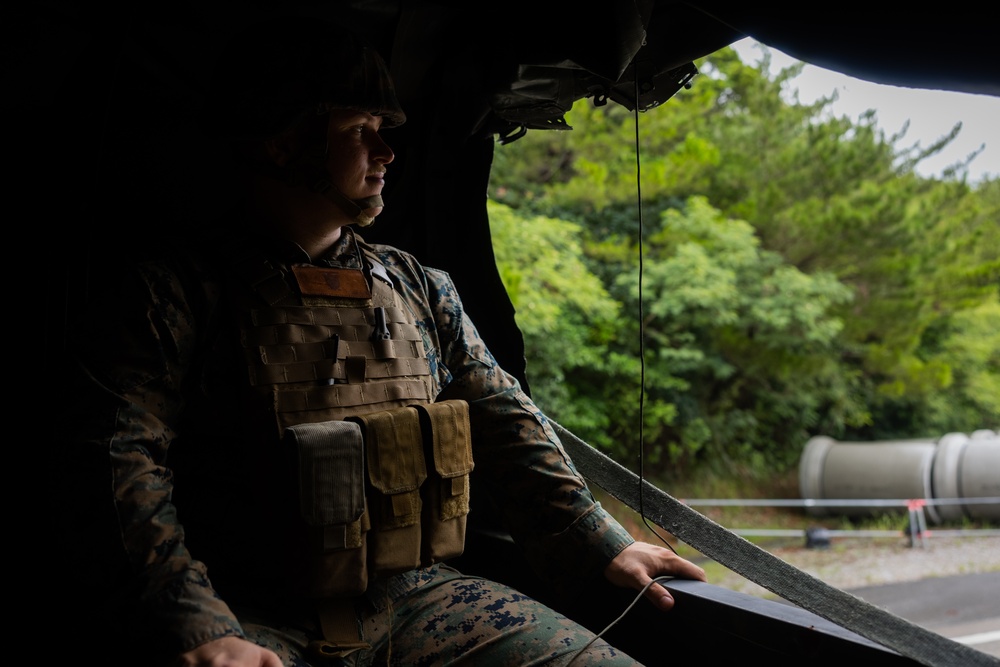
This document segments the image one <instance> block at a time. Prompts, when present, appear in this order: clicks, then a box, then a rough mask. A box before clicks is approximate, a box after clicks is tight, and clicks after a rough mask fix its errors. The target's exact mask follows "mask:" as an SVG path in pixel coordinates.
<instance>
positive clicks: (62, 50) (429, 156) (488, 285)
mask: <svg viewBox="0 0 1000 667" xmlns="http://www.w3.org/2000/svg"><path fill="white" fill-rule="evenodd" d="M39 4H40V7H39V8H37V9H35V10H33V12H32V13H30V14H24V15H22V17H21V18H22V19H23V23H21V24H15V25H18V27H17V29H16V30H14V31H11V32H14V33H15V41H14V42H13V46H14V48H13V49H11V52H10V53H9V56H8V61H7V65H8V68H9V76H8V77H7V83H8V85H12V86H13V94H11V91H8V96H9V97H8V98H7V99H8V100H11V101H10V102H8V108H9V109H10V108H12V109H13V112H14V114H13V121H12V124H10V125H8V128H7V130H8V134H10V135H12V136H13V137H14V139H15V142H14V143H15V151H14V152H13V153H12V155H13V156H14V158H15V160H14V161H13V164H15V165H16V167H17V169H18V172H19V175H20V176H23V177H24V183H23V184H21V185H23V187H22V186H21V185H19V186H18V188H17V189H18V191H19V193H20V194H22V195H25V196H26V197H27V199H26V202H28V203H29V204H30V205H31V206H32V208H31V209H30V210H31V211H32V213H31V216H32V218H33V219H35V220H40V221H41V222H43V223H46V222H47V221H48V220H52V221H60V224H62V225H65V226H67V227H68V232H67V235H66V236H65V237H64V238H62V239H61V240H57V242H56V245H57V247H56V253H57V255H56V258H57V266H62V265H61V264H60V263H59V261H60V260H66V259H70V258H72V259H74V260H76V262H74V263H75V269H74V270H75V271H80V270H81V267H85V265H86V256H85V255H82V254H81V249H86V248H91V247H94V246H95V245H97V246H99V245H100V244H101V243H102V239H109V238H118V237H122V236H131V237H136V236H138V237H140V238H141V235H142V234H143V233H145V232H146V231H148V230H150V229H154V228H156V227H157V226H163V225H167V226H171V227H174V228H177V229H181V230H183V229H184V227H185V225H190V226H192V228H193V226H196V225H198V224H200V223H201V222H202V221H203V220H204V219H206V218H207V217H210V216H211V215H213V214H214V213H216V212H217V211H218V210H219V209H220V208H221V207H222V206H224V205H225V196H224V192H225V178H224V174H222V173H220V171H219V170H215V169H213V167H214V166H215V165H216V164H217V162H216V161H215V158H216V157H217V156H214V155H212V154H211V152H210V151H207V150H206V149H205V147H204V145H203V143H202V142H200V141H199V139H198V135H197V132H196V131H194V130H193V129H192V123H191V117H192V115H193V113H194V112H195V110H196V109H197V108H198V103H199V97H200V95H201V94H202V92H203V90H204V88H205V85H206V81H207V77H208V75H209V73H210V71H211V66H212V63H213V60H214V58H215V56H216V53H217V51H218V49H219V47H220V45H221V44H222V43H223V41H224V40H225V38H226V37H227V36H228V35H229V34H231V33H232V32H233V31H235V30H237V29H239V28H240V27H242V26H243V25H245V24H247V23H249V22H252V21H256V20H259V19H262V18H263V19H266V18H268V17H269V16H274V15H277V14H289V13H304V14H308V15H313V16H331V17H335V18H339V19H341V20H344V21H346V22H348V23H350V24H352V25H354V26H355V27H356V28H357V29H358V30H359V31H361V32H362V33H363V34H365V36H366V37H367V38H368V39H369V40H370V41H372V42H373V43H374V44H375V45H376V46H377V47H378V48H379V50H380V51H381V52H382V54H383V56H384V57H385V59H386V60H387V61H388V63H389V65H390V67H391V69H392V71H393V75H394V78H395V79H396V83H397V88H398V90H397V92H398V94H399V97H400V101H401V103H402V105H403V107H404V109H405V110H406V113H407V116H408V121H407V123H406V124H405V125H403V126H402V127H400V128H397V129H393V130H389V131H388V132H391V133H392V134H391V135H389V137H390V138H389V141H390V143H391V145H392V146H393V148H394V150H395V152H396V155H397V159H396V163H395V164H394V166H393V170H392V171H393V177H392V178H391V179H390V181H389V182H388V185H387V188H386V191H385V193H384V194H385V197H386V201H387V202H388V206H387V208H386V210H385V213H384V214H383V215H382V216H381V217H380V218H379V220H378V223H377V224H376V225H375V227H373V228H372V229H371V231H370V232H366V233H365V236H366V238H368V239H369V240H372V241H378V242H389V243H393V244H395V245H397V246H400V247H402V248H405V249H407V250H410V251H411V252H413V253H415V254H416V255H417V256H418V257H419V258H420V259H421V260H422V261H423V262H424V263H426V264H429V265H432V266H437V267H439V268H443V269H446V270H448V271H449V272H450V273H451V274H452V276H453V277H454V279H455V281H456V283H457V284H458V286H459V289H460V291H461V293H462V295H463V297H464V299H465V301H466V305H467V308H468V310H469V311H470V313H471V315H472V316H473V318H474V319H475V320H476V321H477V323H478V325H479V327H480V328H481V329H482V330H483V333H484V335H485V337H486V338H487V341H488V343H489V344H490V346H491V348H492V349H493V351H494V353H495V354H496V355H497V357H498V358H499V359H500V361H501V363H502V364H504V365H505V366H506V367H507V368H508V369H510V370H511V371H512V372H514V373H515V374H517V375H519V376H520V377H522V379H523V359H522V355H523V349H522V347H521V344H520V335H519V333H518V331H517V328H516V325H515V324H514V319H513V310H512V308H511V306H510V302H509V300H508V298H507V296H506V293H505V292H504V290H503V286H502V285H501V283H500V280H499V277H498V274H497V271H496V268H495V263H494V261H493V255H492V249H491V246H490V238H489V227H488V220H487V217H486V191H487V182H488V178H489V171H490V164H491V160H492V156H493V150H494V147H495V144H496V141H497V138H498V137H506V136H513V135H515V134H516V133H517V132H519V131H522V130H523V129H524V128H531V129H529V131H533V130H535V129H538V128H548V127H558V126H559V125H560V123H561V120H562V114H563V113H564V112H565V111H567V110H568V109H569V107H570V106H571V105H572V103H573V102H574V101H576V100H578V99H580V98H582V97H587V96H594V95H596V96H606V97H608V98H609V99H610V100H612V101H613V102H615V103H620V104H623V105H625V106H629V107H630V108H633V107H635V106H639V108H647V107H652V106H656V105H657V104H659V103H662V102H664V101H665V100H666V99H668V98H669V96H670V95H672V93H673V91H674V90H676V87H677V85H680V83H682V82H683V80H684V77H685V76H687V75H688V73H689V72H690V69H689V68H690V63H691V62H692V61H693V60H695V59H697V58H699V57H702V56H705V55H708V54H710V53H712V52H714V51H716V50H718V49H720V48H722V47H725V46H727V45H729V44H731V43H733V42H736V41H738V40H740V39H743V38H744V37H747V36H749V37H753V38H755V39H756V40H758V41H760V42H762V43H764V44H766V45H768V46H771V47H773V48H776V49H779V50H781V51H783V52H785V53H787V54H789V55H791V56H793V57H795V58H798V59H800V60H803V61H806V62H809V63H812V64H815V65H819V66H822V67H826V68H829V69H833V70H837V71H840V72H843V73H846V74H849V75H852V76H855V77H858V78H862V79H867V80H870V81H875V82H879V83H887V84H894V85H900V86H909V87H920V88H935V89H942V90H952V91H960V92H968V93H981V94H987V95H1000V76H998V70H1000V68H998V63H997V60H996V57H995V55H993V53H992V52H991V53H988V52H987V45H988V44H989V41H988V40H992V39H995V36H994V35H993V34H992V33H993V32H994V31H993V30H992V29H990V28H988V26H990V25H991V22H990V21H989V20H988V18H987V17H986V16H984V15H983V12H982V11H977V10H974V9H970V7H973V5H971V4H968V3H954V4H949V5H943V4H942V5H936V4H931V5H925V6H922V7H921V8H920V9H919V10H918V9H917V5H914V4H912V3H903V2H883V3H878V2H875V3H865V4H862V5H856V4H853V5H852V4H850V3H848V4H843V3H841V4H834V3H831V4H826V5H816V4H812V5H808V9H806V8H805V6H801V5H779V4H777V3H771V4H770V5H768V4H765V5H764V6H763V8H762V7H761V5H760V3H725V2H657V1H652V0H647V1H637V2H620V1H618V0H614V1H611V2H596V1H595V2H580V3H566V2H558V3H557V2H546V1H544V0H534V1H533V2H478V3H451V2H447V3H446V2H382V1H370V2H360V1H357V2H339V3H335V2H330V3H316V2H292V1H290V2H284V3H264V2H250V3H237V2H220V1H206V2H199V3H129V4H122V5H118V4H112V3H89V4H88V3H84V4H77V3H60V2H49V3H39ZM272 6H273V7H276V8H277V7H280V9H271V7H272ZM792 8H794V9H792ZM11 27H13V26H11ZM988 31H989V32H988ZM633 64H634V65H635V66H634V67H633ZM636 72H638V74H636ZM636 76H638V78H639V83H640V84H644V85H645V84H647V83H650V82H652V84H653V86H652V89H651V90H646V88H645V87H644V88H643V91H644V92H643V93H642V95H641V96H640V99H639V100H638V102H636V101H634V100H633V99H632V97H633V95H632V92H631V91H632V90H634V89H635V85H634V81H635V77H636ZM8 164H11V163H10V162H9V163H8ZM47 275H48V278H49V280H51V285H50V286H49V288H48V294H49V299H48V301H47V303H46V311H47V312H46V317H48V318H49V319H52V318H54V319H56V320H57V321H56V322H54V323H53V324H51V325H50V326H48V327H47V330H48V331H50V332H55V333H54V334H53V335H56V336H58V335H59V331H60V322H59V321H58V320H59V319H60V318H63V317H65V316H66V313H67V312H71V311H72V306H73V304H74V302H77V301H79V300H80V299H81V298H85V297H86V294H85V288H82V287H81V285H80V281H79V279H78V278H79V276H78V275H76V276H74V275H69V270H68V269H66V268H65V267H64V268H62V269H59V268H57V269H56V270H52V271H49V272H47ZM81 290H82V291H83V293H82V294H81ZM67 305H68V306H69V307H68V308H67ZM55 342H56V343H58V340H57V341H55Z"/></svg>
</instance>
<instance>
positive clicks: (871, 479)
mask: <svg viewBox="0 0 1000 667" xmlns="http://www.w3.org/2000/svg"><path fill="white" fill-rule="evenodd" d="M799 490H800V494H801V496H802V498H803V499H804V500H817V501H829V504H823V505H818V506H807V508H806V511H807V512H808V513H809V514H810V515H812V516H830V515H841V516H871V515H873V514H878V513H884V512H890V513H892V512H899V513H905V512H907V511H908V509H907V507H906V505H905V504H902V503H900V504H898V505H886V504H881V505H880V504H878V503H873V504H870V505H866V504H864V503H861V502H858V501H864V500H872V501H877V500H921V499H923V500H928V501H934V500H945V501H949V500H950V501H958V500H961V499H969V500H970V501H971V500H972V499H980V498H1000V437H998V436H997V434H996V433H995V432H993V431H990V430H980V431H975V432H973V434H972V435H971V436H970V435H966V434H964V433H948V434H946V435H944V436H942V437H941V438H939V439H929V438H928V439H913V440H887V441H877V442H840V441H837V440H834V439H833V438H829V437H827V436H816V437H813V438H810V440H809V441H808V442H807V443H806V446H805V448H804V450H803V453H802V458H801V459H800V462H799ZM836 501H846V502H844V504H843V505H837V504H836ZM924 510H925V512H926V516H927V518H928V520H929V521H930V522H932V523H938V524H939V523H941V522H942V521H945V520H957V519H961V518H962V517H963V516H966V517H969V518H972V519H982V520H990V521H992V520H1000V502H968V503H961V502H943V503H935V502H928V503H927V505H926V506H925V508H924Z"/></svg>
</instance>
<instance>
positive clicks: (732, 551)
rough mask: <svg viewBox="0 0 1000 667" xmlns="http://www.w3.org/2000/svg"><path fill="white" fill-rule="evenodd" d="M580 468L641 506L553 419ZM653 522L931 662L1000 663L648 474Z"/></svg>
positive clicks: (948, 665) (600, 457) (618, 469)
mask: <svg viewBox="0 0 1000 667" xmlns="http://www.w3.org/2000/svg"><path fill="white" fill-rule="evenodd" d="M553 426H554V427H555V430H556V433H557V434H558V435H559V438H560V440H561V441H562V443H563V446H564V447H565V449H566V451H567V453H569V456H570V458H571V459H572V460H573V463H574V465H576V467H577V469H578V470H579V471H580V472H581V473H582V474H583V476H584V477H586V478H587V479H588V480H590V481H592V482H593V483H594V484H596V485H597V486H599V487H601V488H602V489H604V490H605V491H607V492H608V493H609V494H611V495H612V496H614V497H615V498H616V499H618V500H620V501H621V502H623V503H625V504H626V505H628V506H629V507H630V508H632V509H633V510H635V511H637V512H638V511H639V509H640V503H639V492H640V489H639V483H640V480H639V477H638V475H636V474H635V473H633V472H632V471H630V470H628V469H627V468H624V467H622V466H621V465H620V464H618V463H617V462H615V461H613V460H612V459H610V458H608V457H607V456H605V455H604V454H602V453H600V452H598V451H597V450H596V449H594V448H593V447H591V446H590V445H588V444H587V443H585V442H584V441H582V440H580V439H579V438H577V437H576V436H575V435H573V434H572V433H570V432H569V431H567V430H566V429H565V428H563V427H562V426H560V425H558V424H556V423H555V422H553ZM642 494H643V495H642V498H643V503H642V509H643V511H644V513H645V515H646V518H648V519H649V520H650V521H652V522H653V523H655V524H656V525H658V526H660V527H661V528H663V529H664V530H666V531H669V532H670V534H672V535H674V536H675V537H677V539H679V540H682V541H683V542H684V543H685V544H687V545H689V546H691V547H693V548H694V549H697V550H698V551H699V552H701V553H702V554H704V555H705V556H708V557H709V558H711V559H713V560H715V561H717V562H719V563H721V564H722V565H724V566H726V567H728V568H729V569H730V570H732V571H733V572H736V573H737V574H740V575H742V576H744V577H746V578H747V579H749V580H750V581H752V582H754V583H755V584H758V585H760V586H763V587H764V588H766V589H767V590H769V591H771V592H772V593H774V594H776V595H779V596H781V597H782V598H784V599H785V600H787V601H789V602H792V603H794V604H796V605H798V606H800V607H802V608H803V609H806V610H808V611H811V612H813V613H814V614H816V615H818V616H822V617H823V618H825V619H827V620H829V621H832V622H833V623H836V624H838V625H840V626H842V627H844V628H846V629H848V630H851V631H852V632H855V633H857V634H859V635H861V636H862V637H865V638H867V639H870V640H872V641H874V642H877V643H879V644H881V645H883V646H886V647H888V648H891V649H893V650H895V651H896V652H898V653H899V654H901V655H904V656H906V657H908V658H912V659H914V660H916V661H917V662H919V663H921V664H923V665H928V666H929V667H974V666H978V665H982V666H984V667H986V666H991V667H996V666H997V665H1000V660H997V659H996V658H994V657H992V656H990V655H987V654H985V653H982V652H981V651H977V650H975V649H973V648H971V647H968V646H966V645H964V644H960V643H958V642H956V641H953V640H951V639H948V638H946V637H943V636H941V635H939V634H937V633H934V632H931V631H930V630H927V629H926V628H922V627H920V626H918V625H915V624H914V623H912V622H910V621H907V620H906V619H904V618H901V617H899V616H896V615H895V614H892V613H890V612H888V611H886V610H884V609H881V608H879V607H876V606H874V605H872V604H870V603H868V602H865V601H864V600H862V599H861V598H859V597H857V596H854V595H851V594H850V593H847V592H845V591H842V590H840V589H838V588H835V587H833V586H830V585H829V584H827V583H825V582H823V581H821V580H819V579H817V578H815V577H813V576H812V575H810V574H807V573H805V572H803V571H802V570H799V569H798V568H796V567H794V566H792V565H789V564H788V563H786V562H785V561H783V560H781V559H780V558H778V557H777V556H774V555H773V554H770V553H768V552H767V551H765V550H763V549H761V548H760V547H758V546H756V545H755V544H753V543H752V542H749V541H747V540H745V539H744V538H742V537H740V536H739V535H737V534H735V533H733V532H732V531H730V530H727V529H726V528H724V527H723V526H720V525H719V524H717V523H715V522H714V521H712V520H711V519H709V518H708V517H706V516H704V515H702V514H700V513H698V512H697V511H695V510H693V509H691V508H690V507H688V506H687V505H685V504H684V503H682V502H680V501H679V500H676V499H675V498H672V497H671V496H670V495H668V494H667V493H665V492H663V491H661V490H660V489H658V488H656V487H655V486H653V485H652V484H650V483H649V482H647V481H645V480H642Z"/></svg>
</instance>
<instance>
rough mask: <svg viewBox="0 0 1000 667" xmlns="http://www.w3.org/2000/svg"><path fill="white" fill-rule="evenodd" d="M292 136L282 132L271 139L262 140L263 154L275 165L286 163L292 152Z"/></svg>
mask: <svg viewBox="0 0 1000 667" xmlns="http://www.w3.org/2000/svg"><path fill="white" fill-rule="evenodd" d="M292 143H293V141H292V138H291V137H290V136H288V134H287V133H286V134H282V135H279V136H277V137H274V138H273V139H265V140H264V155H265V156H266V157H267V159H268V160H270V161H271V162H272V163H273V164H274V165H275V166H277V167H284V166H285V165H287V164H288V163H289V162H290V161H291V159H292V155H293V153H294V147H293V146H292Z"/></svg>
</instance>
